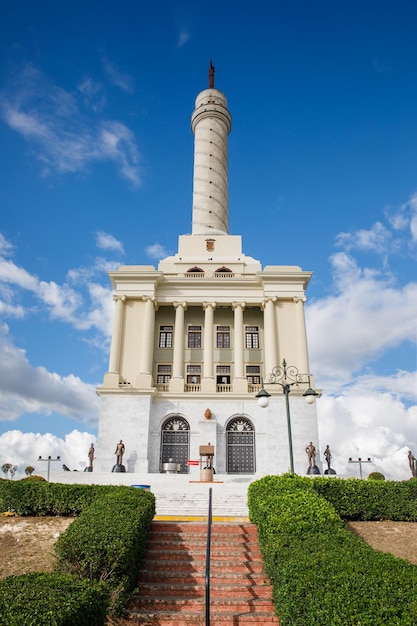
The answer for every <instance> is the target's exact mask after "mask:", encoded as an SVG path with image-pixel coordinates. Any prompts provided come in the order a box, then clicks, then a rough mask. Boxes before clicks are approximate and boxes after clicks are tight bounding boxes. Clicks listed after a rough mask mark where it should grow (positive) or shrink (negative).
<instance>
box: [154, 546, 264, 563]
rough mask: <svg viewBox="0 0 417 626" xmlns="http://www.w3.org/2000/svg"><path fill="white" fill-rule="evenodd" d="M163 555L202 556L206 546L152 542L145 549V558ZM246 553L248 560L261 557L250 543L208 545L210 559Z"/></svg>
mask: <svg viewBox="0 0 417 626" xmlns="http://www.w3.org/2000/svg"><path fill="white" fill-rule="evenodd" d="M161 554H163V555H165V556H166V557H168V558H175V559H180V558H184V559H186V558H190V557H191V558H192V557H197V556H198V555H201V556H204V557H205V555H206V547H205V546H204V545H201V543H200V544H191V545H190V544H189V543H183V544H174V543H169V544H159V543H155V544H154V543H152V544H150V545H149V544H148V547H147V549H146V558H150V559H156V558H158V556H159V555H161ZM245 554H247V555H248V556H247V560H249V556H250V558H252V559H257V560H258V561H259V560H260V559H261V558H262V557H261V551H260V550H259V547H258V546H253V545H250V544H247V543H246V544H245V543H242V544H237V545H233V544H227V545H224V546H218V545H217V544H216V543H214V544H211V546H210V555H211V558H212V559H217V558H219V557H222V556H223V557H224V558H229V559H230V558H232V557H234V556H242V555H245Z"/></svg>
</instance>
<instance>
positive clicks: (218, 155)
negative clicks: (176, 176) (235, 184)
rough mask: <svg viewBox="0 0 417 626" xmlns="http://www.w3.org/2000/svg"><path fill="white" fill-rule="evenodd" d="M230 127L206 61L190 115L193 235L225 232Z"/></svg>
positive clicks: (222, 102)
mask: <svg viewBox="0 0 417 626" xmlns="http://www.w3.org/2000/svg"><path fill="white" fill-rule="evenodd" d="M231 127H232V118H231V115H230V113H229V111H228V109H227V100H226V96H225V95H224V94H223V93H222V92H221V91H218V89H214V67H213V65H212V63H211V62H210V70H209V89H205V90H204V91H202V92H201V93H199V94H198V96H197V99H196V101H195V110H194V112H193V114H192V116H191V128H192V131H193V133H194V136H195V139H194V184H193V226H192V234H193V235H227V234H228V232H229V195H228V165H227V136H228V134H229V132H230V129H231Z"/></svg>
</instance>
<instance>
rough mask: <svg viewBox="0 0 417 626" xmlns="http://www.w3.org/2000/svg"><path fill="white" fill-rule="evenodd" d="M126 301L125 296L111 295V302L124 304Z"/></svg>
mask: <svg viewBox="0 0 417 626" xmlns="http://www.w3.org/2000/svg"><path fill="white" fill-rule="evenodd" d="M126 299H127V298H126V296H116V295H113V302H118V301H121V302H126Z"/></svg>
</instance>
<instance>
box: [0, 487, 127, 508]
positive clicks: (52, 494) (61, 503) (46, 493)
mask: <svg viewBox="0 0 417 626" xmlns="http://www.w3.org/2000/svg"><path fill="white" fill-rule="evenodd" d="M114 489H117V487H113V486H108V485H63V484H60V483H49V482H46V481H38V480H33V479H26V478H24V479H22V480H16V481H14V480H4V481H2V482H0V510H1V511H13V512H15V513H16V514H17V515H23V516H24V515H29V516H31V517H36V516H38V515H62V516H71V517H74V516H76V515H78V514H79V513H80V512H81V511H82V510H83V509H85V508H86V507H88V506H90V504H91V503H92V502H93V501H94V500H95V499H96V498H97V497H99V496H101V495H103V494H105V493H109V492H111V491H112V490H113V491H114Z"/></svg>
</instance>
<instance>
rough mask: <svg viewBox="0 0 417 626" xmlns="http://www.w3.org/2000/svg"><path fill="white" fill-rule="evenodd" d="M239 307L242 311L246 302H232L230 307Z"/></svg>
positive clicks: (234, 308)
mask: <svg viewBox="0 0 417 626" xmlns="http://www.w3.org/2000/svg"><path fill="white" fill-rule="evenodd" d="M239 307H241V309H242V311H243V310H244V309H245V307H246V302H232V309H233V311H235V310H236V309H237V308H239Z"/></svg>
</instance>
